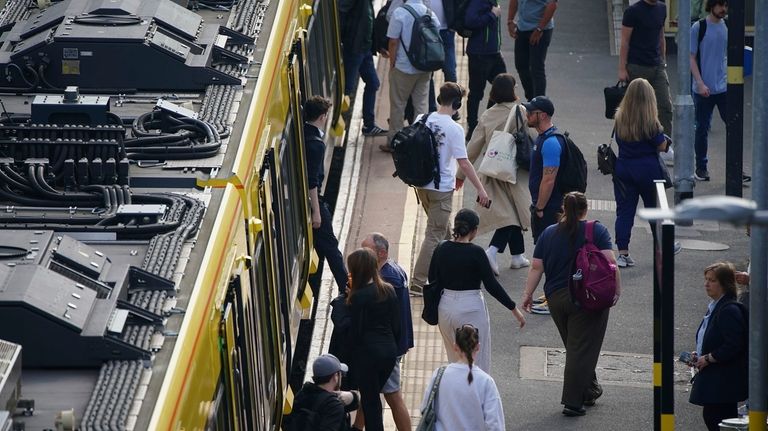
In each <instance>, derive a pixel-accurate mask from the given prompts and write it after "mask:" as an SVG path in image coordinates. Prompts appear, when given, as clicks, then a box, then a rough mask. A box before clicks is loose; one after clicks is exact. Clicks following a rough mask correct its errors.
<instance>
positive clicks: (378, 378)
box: [347, 248, 400, 431]
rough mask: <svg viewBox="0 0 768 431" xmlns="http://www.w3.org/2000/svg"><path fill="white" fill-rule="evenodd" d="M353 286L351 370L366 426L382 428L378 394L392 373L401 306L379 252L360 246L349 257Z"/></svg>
mask: <svg viewBox="0 0 768 431" xmlns="http://www.w3.org/2000/svg"><path fill="white" fill-rule="evenodd" d="M347 263H348V265H349V270H350V273H351V274H352V280H351V286H350V290H349V294H348V296H347V304H349V307H350V313H351V315H352V324H351V326H350V333H349V338H348V340H347V341H348V343H350V351H351V356H352V361H351V364H352V372H353V373H354V375H355V380H356V382H357V385H358V387H359V388H360V398H361V404H362V408H363V411H364V412H365V429H366V430H368V431H383V430H384V422H383V418H382V408H381V400H380V399H379V394H380V393H381V391H382V389H383V388H384V384H385V383H386V382H387V379H389V376H390V375H391V374H392V370H393V369H394V367H395V360H396V358H397V353H398V347H397V342H398V340H399V339H400V307H399V306H398V302H397V295H396V294H395V290H394V289H393V288H392V286H391V285H389V284H388V283H385V282H384V281H382V280H381V277H380V276H379V270H378V263H377V261H376V254H375V253H374V252H373V250H371V249H368V248H360V249H357V250H355V251H354V252H352V254H350V255H349V257H348V258H347Z"/></svg>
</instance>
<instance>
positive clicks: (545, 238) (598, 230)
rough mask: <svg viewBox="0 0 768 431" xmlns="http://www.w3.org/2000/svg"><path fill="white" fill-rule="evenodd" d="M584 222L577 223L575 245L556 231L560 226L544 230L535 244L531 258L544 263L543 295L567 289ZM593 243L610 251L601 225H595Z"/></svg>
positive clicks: (609, 242)
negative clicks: (577, 229)
mask: <svg viewBox="0 0 768 431" xmlns="http://www.w3.org/2000/svg"><path fill="white" fill-rule="evenodd" d="M585 225H586V222H584V221H582V222H580V223H579V233H578V234H577V235H576V238H578V239H577V240H576V242H575V244H573V245H571V241H570V238H568V235H567V234H566V233H564V232H561V231H560V230H558V227H559V226H560V224H559V223H558V224H554V225H552V226H549V227H548V228H546V229H544V232H542V234H541V236H540V237H539V240H538V241H537V242H536V248H534V250H533V257H534V258H536V259H541V260H542V261H543V263H544V275H545V276H546V281H544V294H545V295H547V296H549V295H551V294H552V292H554V291H556V290H559V289H562V288H564V287H568V279H569V278H570V277H571V275H573V274H571V267H572V264H573V259H574V257H576V250H578V249H579V248H580V247H581V246H582V245H583V244H584V226H585ZM593 237H594V238H593V239H592V240H593V243H594V244H595V246H596V247H597V248H599V249H600V250H611V249H612V248H613V245H612V244H611V234H610V233H609V232H608V228H606V227H605V226H603V225H602V224H601V223H595V228H594V232H593Z"/></svg>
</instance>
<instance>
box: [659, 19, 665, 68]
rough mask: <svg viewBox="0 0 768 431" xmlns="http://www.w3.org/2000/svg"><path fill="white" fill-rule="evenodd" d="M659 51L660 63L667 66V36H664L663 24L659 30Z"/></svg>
mask: <svg viewBox="0 0 768 431" xmlns="http://www.w3.org/2000/svg"><path fill="white" fill-rule="evenodd" d="M659 33H660V34H659V39H660V40H659V52H660V53H661V64H662V65H664V67H667V38H666V37H664V26H662V27H661V30H659Z"/></svg>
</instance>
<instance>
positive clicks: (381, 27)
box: [371, 0, 392, 54]
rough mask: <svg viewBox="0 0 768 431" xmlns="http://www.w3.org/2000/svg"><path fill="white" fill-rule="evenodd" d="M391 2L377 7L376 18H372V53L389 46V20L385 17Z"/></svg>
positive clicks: (390, 0)
mask: <svg viewBox="0 0 768 431" xmlns="http://www.w3.org/2000/svg"><path fill="white" fill-rule="evenodd" d="M390 4H392V0H389V1H387V3H386V4H385V5H384V6H382V7H381V9H379V12H378V13H377V14H376V18H375V19H374V20H373V46H372V47H371V49H372V51H373V53H374V54H376V53H378V52H380V51H382V50H383V51H386V50H387V49H388V48H389V38H388V37H387V28H389V20H388V19H387V12H388V11H389V5H390Z"/></svg>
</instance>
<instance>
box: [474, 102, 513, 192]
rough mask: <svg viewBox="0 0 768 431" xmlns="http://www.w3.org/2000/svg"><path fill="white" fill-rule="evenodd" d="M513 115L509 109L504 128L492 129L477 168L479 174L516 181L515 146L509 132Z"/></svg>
mask: <svg viewBox="0 0 768 431" xmlns="http://www.w3.org/2000/svg"><path fill="white" fill-rule="evenodd" d="M514 115H515V111H514V110H510V112H509V116H507V122H506V123H505V124H504V128H503V129H501V130H494V131H493V135H491V142H489V143H488V148H487V149H486V150H485V156H484V157H483V161H482V162H480V167H479V168H478V170H477V173H479V174H483V175H485V176H487V177H491V178H495V179H497V180H499V181H506V182H508V183H512V184H515V183H516V182H517V162H516V161H515V156H516V153H517V146H516V145H515V137H514V135H513V134H512V133H510V132H509V126H510V125H511V124H512V118H513V117H514Z"/></svg>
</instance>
